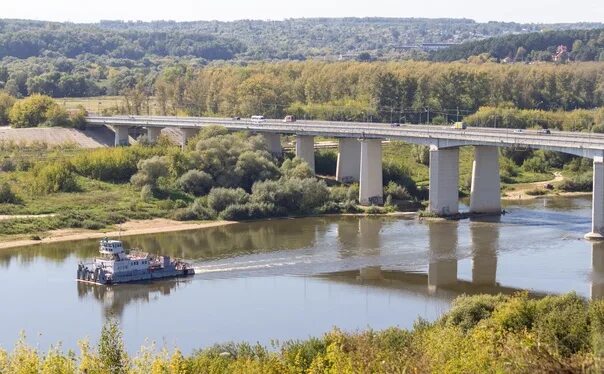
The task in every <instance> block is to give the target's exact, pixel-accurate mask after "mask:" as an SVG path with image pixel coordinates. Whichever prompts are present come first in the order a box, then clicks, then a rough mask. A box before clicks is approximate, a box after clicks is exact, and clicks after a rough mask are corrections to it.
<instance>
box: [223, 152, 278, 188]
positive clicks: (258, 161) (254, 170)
mask: <svg viewBox="0 0 604 374" xmlns="http://www.w3.org/2000/svg"><path fill="white" fill-rule="evenodd" d="M234 171H235V174H236V175H237V177H238V178H239V186H240V187H242V188H243V189H245V190H246V191H250V190H251V189H252V185H253V184H254V183H255V182H259V181H263V180H267V179H276V178H279V176H280V175H281V172H280V171H279V168H277V165H275V163H274V162H273V160H272V158H271V157H270V155H269V154H268V153H266V152H265V151H246V152H243V153H241V155H239V158H238V159H237V163H236V164H235V170H234Z"/></svg>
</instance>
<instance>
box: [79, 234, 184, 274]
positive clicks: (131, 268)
mask: <svg viewBox="0 0 604 374" xmlns="http://www.w3.org/2000/svg"><path fill="white" fill-rule="evenodd" d="M99 252H100V254H101V256H100V257H97V258H95V259H94V262H93V263H92V264H83V263H80V264H78V274H77V280H78V282H85V283H93V284H100V285H108V284H117V283H131V282H140V281H148V280H153V279H162V278H176V277H186V276H189V275H193V274H195V270H194V269H193V268H192V267H191V265H190V264H188V263H186V262H183V261H181V260H178V259H175V260H171V259H170V257H169V256H157V257H156V256H152V255H150V254H149V253H146V252H140V251H135V250H130V251H127V252H126V251H124V246H123V244H122V242H121V241H120V240H109V239H107V238H104V239H102V240H101V241H100V246H99Z"/></svg>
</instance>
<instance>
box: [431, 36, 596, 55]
mask: <svg viewBox="0 0 604 374" xmlns="http://www.w3.org/2000/svg"><path fill="white" fill-rule="evenodd" d="M560 46H563V47H564V48H565V51H564V50H558V47H560ZM557 54H558V56H557V57H556V55H557ZM479 55H485V56H486V58H494V59H496V60H504V59H508V60H512V61H552V60H554V59H556V60H558V61H560V62H565V61H567V60H572V61H604V29H601V28H600V29H593V30H554V31H546V32H535V33H529V34H519V35H508V36H502V37H496V38H490V39H486V40H479V41H471V42H466V43H463V44H461V45H458V46H453V47H450V48H447V49H443V50H440V51H436V52H435V53H434V54H433V55H432V59H433V60H436V61H456V60H465V59H468V58H470V57H472V56H479Z"/></svg>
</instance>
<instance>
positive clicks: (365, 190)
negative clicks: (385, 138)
mask: <svg viewBox="0 0 604 374" xmlns="http://www.w3.org/2000/svg"><path fill="white" fill-rule="evenodd" d="M360 142H361V168H360V186H359V187H360V188H359V202H360V203H361V205H381V204H383V203H384V187H383V186H382V141H381V140H380V139H363V140H361V141H360Z"/></svg>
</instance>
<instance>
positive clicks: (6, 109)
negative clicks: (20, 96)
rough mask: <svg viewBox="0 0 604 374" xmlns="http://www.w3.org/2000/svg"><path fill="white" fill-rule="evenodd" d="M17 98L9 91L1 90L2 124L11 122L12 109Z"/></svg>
mask: <svg viewBox="0 0 604 374" xmlns="http://www.w3.org/2000/svg"><path fill="white" fill-rule="evenodd" d="M15 101H16V99H15V98H14V97H12V96H11V95H10V94H8V92H5V91H0V126H5V125H8V124H9V114H10V110H11V108H12V107H13V105H14V104H15Z"/></svg>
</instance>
